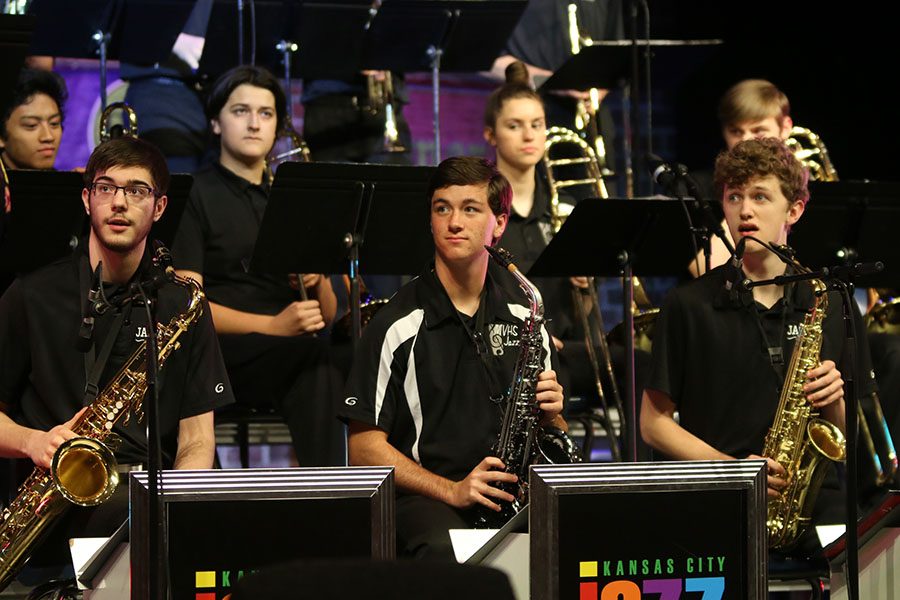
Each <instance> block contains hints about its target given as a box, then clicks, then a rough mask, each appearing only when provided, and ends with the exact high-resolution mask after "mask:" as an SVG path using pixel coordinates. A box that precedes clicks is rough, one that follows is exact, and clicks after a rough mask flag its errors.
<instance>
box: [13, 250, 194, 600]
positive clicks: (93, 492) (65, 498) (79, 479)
mask: <svg viewBox="0 0 900 600" xmlns="http://www.w3.org/2000/svg"><path fill="white" fill-rule="evenodd" d="M158 255H159V252H158V253H157V256H158ZM169 269H171V267H169ZM171 275H172V277H173V278H174V282H175V283H176V284H177V285H181V286H184V287H186V288H188V290H189V292H190V300H189V302H188V306H187V309H186V310H185V311H184V312H183V313H180V314H178V315H176V316H175V317H173V318H172V320H171V321H170V322H169V323H168V324H167V325H162V324H160V325H159V326H158V330H157V340H158V341H157V343H158V360H159V366H160V368H162V366H163V364H164V363H165V362H166V359H168V357H169V356H170V355H171V354H172V352H174V351H175V350H177V349H178V348H179V346H180V344H181V342H180V341H179V338H180V337H181V336H182V334H184V333H185V332H186V331H187V330H188V329H189V328H190V326H191V325H193V324H194V323H196V322H197V320H198V319H199V318H200V315H201V314H202V312H203V297H204V294H203V291H202V290H201V289H200V286H199V285H198V284H197V283H196V282H195V281H193V280H192V279H186V278H182V277H178V276H175V275H174V271H172V272H171ZM146 346H147V342H146V341H143V342H141V343H140V345H138V347H137V349H136V350H135V351H134V353H133V354H132V355H131V356H130V357H129V359H128V360H127V361H126V362H125V364H124V365H123V366H122V368H121V369H120V370H119V372H118V373H117V374H116V376H115V377H113V379H112V380H111V381H110V382H109V383H108V384H107V385H106V387H105V388H104V389H103V391H102V392H101V393H100V394H99V395H98V396H97V398H96V400H94V402H93V403H92V404H91V405H90V406H89V407H88V409H87V410H86V411H85V412H84V414H83V415H81V417H80V418H79V419H78V421H76V423H75V425H73V426H72V431H74V432H75V434H76V435H77V436H78V437H75V438H73V439H71V440H68V441H66V442H65V443H63V444H62V445H61V446H60V447H59V448H58V449H57V451H56V454H55V455H54V456H53V461H52V463H51V465H50V468H49V469H45V468H43V467H35V469H34V470H33V471H32V473H31V475H30V476H29V477H28V479H26V480H25V483H23V484H22V485H21V486H20V487H19V490H18V493H17V495H16V498H15V499H14V500H13V501H12V502H11V503H10V505H9V507H8V508H6V509H4V510H3V512H2V513H0V591H2V590H4V589H6V587H7V586H8V585H9V584H10V582H11V581H12V580H13V579H14V578H15V577H16V575H17V574H18V572H19V571H20V570H21V569H22V567H23V566H24V565H25V563H26V562H28V559H29V558H30V556H31V555H32V553H33V551H34V550H35V548H36V547H37V546H38V545H39V544H40V543H41V541H42V540H43V539H44V537H45V534H46V533H47V532H48V531H49V530H50V528H51V526H52V525H53V524H54V523H55V522H56V520H57V519H58V518H59V517H60V516H62V515H63V514H64V513H65V511H66V510H67V509H68V508H69V507H70V506H71V505H72V504H77V505H79V506H95V505H97V504H100V503H102V502H103V501H104V500H106V499H108V498H109V497H110V496H111V495H112V494H113V492H114V491H115V489H116V486H117V485H118V483H119V473H118V471H117V464H116V460H115V458H114V456H113V453H112V451H111V450H110V449H109V447H108V446H107V443H108V442H109V441H111V440H112V439H114V436H115V434H114V433H113V432H112V429H113V426H114V425H115V424H116V423H118V422H119V421H122V422H123V423H127V422H128V420H129V418H130V416H131V414H132V413H133V414H134V415H135V416H136V417H137V418H138V419H141V418H142V417H143V409H142V406H143V399H144V394H145V393H146V392H147V375H146V369H145V360H144V359H145V355H146Z"/></svg>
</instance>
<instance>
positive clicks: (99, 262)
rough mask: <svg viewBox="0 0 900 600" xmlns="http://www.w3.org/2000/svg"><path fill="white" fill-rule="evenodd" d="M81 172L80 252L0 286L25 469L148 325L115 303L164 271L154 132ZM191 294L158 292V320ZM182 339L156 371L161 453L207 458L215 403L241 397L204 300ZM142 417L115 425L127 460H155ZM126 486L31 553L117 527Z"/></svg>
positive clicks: (1, 391) (45, 554)
mask: <svg viewBox="0 0 900 600" xmlns="http://www.w3.org/2000/svg"><path fill="white" fill-rule="evenodd" d="M84 181H85V187H84V189H83V190H82V194H81V198H82V201H83V203H84V208H85V211H86V212H87V214H88V215H89V218H90V224H91V225H90V234H89V235H88V238H87V240H86V243H82V244H80V245H79V248H78V249H77V250H76V251H75V252H74V253H73V255H72V256H70V257H67V258H64V259H61V260H59V261H57V262H55V263H53V264H51V265H49V266H46V267H43V268H41V269H38V270H36V271H34V272H32V273H29V274H27V275H24V276H21V277H19V278H18V279H16V281H15V282H14V283H13V285H12V286H11V287H10V288H9V290H7V292H6V293H5V294H4V295H3V297H2V298H0V456H2V457H5V458H14V459H27V464H25V465H22V466H24V467H25V468H26V469H27V470H28V471H30V469H31V468H32V466H33V465H37V466H39V467H44V468H47V467H49V466H50V461H51V460H52V458H53V455H54V453H55V452H56V449H57V447H58V446H59V445H60V444H62V443H63V442H64V441H66V440H68V439H71V438H73V437H75V433H74V432H73V431H72V428H73V426H74V424H75V421H76V419H77V417H78V416H80V414H81V413H82V412H83V407H85V406H88V405H89V404H90V403H91V402H92V398H91V396H90V394H87V393H86V390H88V389H98V390H103V389H104V387H105V386H106V385H107V384H108V382H109V381H111V380H112V379H113V378H114V376H115V374H116V373H117V372H118V370H119V369H120V368H121V366H122V365H123V364H125V362H126V361H127V360H128V358H129V357H130V356H131V355H132V354H133V353H134V351H135V350H136V349H137V347H138V346H139V344H140V343H141V342H143V341H144V340H146V338H147V335H148V323H147V316H146V311H145V310H144V307H143V305H142V304H139V303H137V302H131V303H123V304H124V306H122V307H117V301H118V300H121V299H123V297H124V296H125V295H126V294H128V293H129V290H130V286H131V284H132V283H136V282H141V281H147V280H148V279H150V278H152V277H153V276H154V275H156V274H158V268H157V267H154V266H153V265H152V262H151V255H152V249H151V248H150V244H148V234H149V233H150V228H151V226H152V225H153V223H154V222H155V221H157V220H158V219H159V218H160V217H161V216H162V214H163V212H164V211H165V209H166V204H167V198H166V188H167V186H168V183H169V172H168V169H167V167H166V163H165V160H164V159H163V157H162V155H161V154H160V152H159V151H158V150H157V149H156V148H155V147H154V146H152V145H151V144H149V143H148V142H144V141H141V140H137V139H134V138H128V137H123V138H120V139H116V140H112V141H109V142H106V143H104V144H102V145H100V146H98V147H97V148H96V149H95V150H94V152H93V153H92V154H91V157H90V159H89V160H88V164H87V168H86V170H85V173H84ZM98 267H100V269H99V271H98V270H97V269H98ZM98 275H99V276H98ZM92 290H93V291H95V292H100V291H102V294H103V296H104V297H105V298H106V300H107V302H108V304H110V305H112V308H109V309H108V310H106V311H105V312H104V313H103V314H101V315H99V316H95V318H94V321H93V323H90V322H89V319H88V318H87V317H89V316H90V312H89V310H88V300H87V298H88V295H89V294H90V292H91V291H92ZM188 298H189V291H188V290H186V289H185V288H184V287H183V286H179V285H174V284H165V285H163V286H162V287H161V288H160V289H159V290H158V291H157V292H156V300H155V306H154V309H155V311H156V321H157V322H159V323H168V322H169V321H171V319H172V318H173V317H174V316H176V315H179V314H182V313H183V312H184V311H185V310H186V308H187V306H188ZM180 341H181V346H180V348H179V349H177V350H176V351H174V352H173V353H172V355H171V356H170V357H169V358H168V359H167V361H166V363H165V365H164V366H163V369H162V371H161V372H160V378H159V387H158V391H159V407H160V412H159V416H160V420H159V422H158V426H159V429H160V434H161V438H162V454H163V465H164V466H165V468H168V469H171V468H175V469H209V468H211V467H212V466H213V457H214V452H215V437H214V435H213V410H214V409H215V408H217V407H219V406H222V405H225V404H228V403H230V402H232V401H233V399H232V394H231V388H230V385H229V383H228V378H227V375H226V372H225V366H224V364H223V361H222V357H221V353H220V351H219V347H218V343H217V341H216V336H215V331H214V329H213V326H212V320H211V318H210V315H209V307H208V306H206V305H205V303H204V307H203V314H202V316H201V317H200V320H199V321H198V322H197V323H195V324H194V325H192V326H191V327H190V328H189V329H188V331H187V332H186V333H185V334H183V335H182V337H181V338H180ZM89 383H93V384H94V385H95V386H96V388H93V386H90V385H88V384H89ZM145 401H146V400H145ZM145 427H146V421H144V422H138V419H137V418H134V416H132V418H131V419H130V421H129V422H128V423H127V424H125V423H123V422H122V421H120V422H119V423H118V424H116V425H115V426H114V428H113V433H115V434H116V435H117V436H118V437H119V438H121V444H119V446H118V448H117V449H115V455H116V458H117V460H118V461H119V468H120V470H121V469H127V468H130V467H135V468H139V465H143V464H146V463H147V439H146V433H145ZM127 488H128V486H127V484H126V485H120V486H119V491H117V493H116V495H114V496H113V498H112V499H110V501H108V503H107V504H103V505H101V506H100V507H97V509H86V508H73V509H71V510H70V511H69V512H68V513H67V515H66V516H65V517H64V523H65V526H61V527H60V528H59V529H57V530H56V531H57V532H59V533H58V534H57V535H55V536H53V537H51V538H49V539H48V541H47V543H45V544H44V545H43V547H42V548H41V549H40V550H39V557H35V558H33V559H32V564H34V565H39V564H45V565H60V564H64V563H66V562H68V561H67V560H65V557H66V556H67V555H68V548H67V544H66V543H65V540H66V539H67V538H68V537H73V535H70V534H78V535H77V536H78V537H83V536H85V535H91V536H103V535H110V534H111V533H112V532H113V531H114V530H115V527H116V526H118V525H119V524H120V523H121V522H122V520H124V518H126V517H127Z"/></svg>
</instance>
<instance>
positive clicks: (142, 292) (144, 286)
mask: <svg viewBox="0 0 900 600" xmlns="http://www.w3.org/2000/svg"><path fill="white" fill-rule="evenodd" d="M174 275H175V271H174V270H173V269H172V268H171V266H169V267H168V268H167V269H166V270H165V272H164V274H158V275H155V276H153V277H151V278H150V279H148V280H145V281H137V282H135V283H133V284H131V286H130V287H129V290H128V293H127V294H125V295H124V296H123V297H122V298H119V299H117V300H116V301H115V302H112V303H110V302H107V301H106V299H105V298H103V306H105V308H104V309H103V312H105V311H106V310H107V309H109V308H124V307H125V306H127V305H128V304H131V303H132V302H134V301H135V300H140V301H142V302H143V304H144V309H145V311H146V314H147V341H146V346H145V349H144V367H145V369H146V382H147V391H146V393H145V395H144V402H143V406H144V407H146V410H145V415H146V418H147V429H146V431H147V455H148V460H147V483H148V485H149V508H148V514H149V520H150V527H149V530H150V539H149V540H148V542H149V555H150V556H151V557H152V558H151V564H150V565H149V568H148V571H149V573H150V578H149V579H150V580H149V582H148V590H149V596H148V597H150V598H161V599H164V598H168V597H169V586H168V581H169V578H168V565H167V563H166V555H167V554H168V552H164V551H163V550H164V549H165V546H166V522H165V519H164V518H163V505H162V502H161V487H160V484H161V478H162V450H161V448H162V443H161V438H160V432H159V389H158V386H157V379H158V375H159V355H158V353H159V350H158V348H157V338H156V290H158V289H159V288H160V287H162V286H163V285H165V284H166V283H167V282H169V281H172V279H173V278H174Z"/></svg>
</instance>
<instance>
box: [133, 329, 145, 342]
mask: <svg viewBox="0 0 900 600" xmlns="http://www.w3.org/2000/svg"><path fill="white" fill-rule="evenodd" d="M146 339H147V328H146V327H144V326H143V325H138V326H137V327H135V329H134V341H136V342H140V341H141V340H146Z"/></svg>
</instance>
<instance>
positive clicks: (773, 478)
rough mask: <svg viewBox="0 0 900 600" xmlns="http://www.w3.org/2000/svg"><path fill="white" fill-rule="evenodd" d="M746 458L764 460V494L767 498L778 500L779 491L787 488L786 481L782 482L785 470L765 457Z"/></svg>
mask: <svg viewBox="0 0 900 600" xmlns="http://www.w3.org/2000/svg"><path fill="white" fill-rule="evenodd" d="M747 458H751V459H757V460H764V461H766V463H768V467H767V469H766V488H767V489H766V494H767V495H768V496H769V498H778V497H780V496H781V490H783V489H784V488H786V487H787V481H785V480H784V476H785V470H784V467H782V466H781V465H780V464H778V462H777V461H775V460H774V459H771V458H766V457H765V456H759V455H757V454H751V455H750V456H748V457H747Z"/></svg>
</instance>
